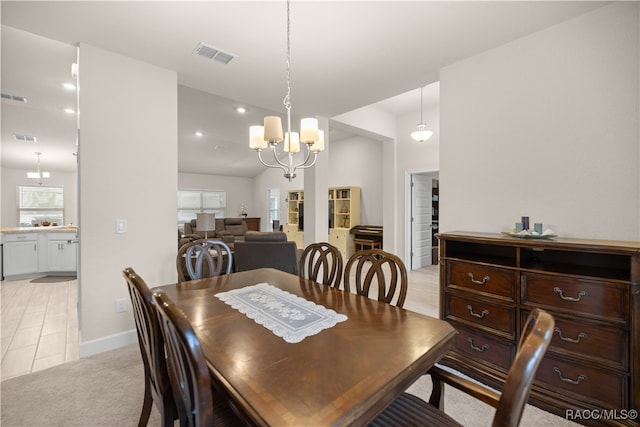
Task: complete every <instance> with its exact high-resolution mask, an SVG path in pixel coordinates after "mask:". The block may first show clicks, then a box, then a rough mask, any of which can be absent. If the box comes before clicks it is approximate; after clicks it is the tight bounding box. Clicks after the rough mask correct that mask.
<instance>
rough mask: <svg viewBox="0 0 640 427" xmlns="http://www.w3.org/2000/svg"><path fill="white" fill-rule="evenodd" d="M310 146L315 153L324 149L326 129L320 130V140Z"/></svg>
mask: <svg viewBox="0 0 640 427" xmlns="http://www.w3.org/2000/svg"><path fill="white" fill-rule="evenodd" d="M309 148H310V149H311V151H313V152H314V153H317V152H319V151H323V150H324V131H322V130H319V131H318V140H317V141H316V142H314V143H313V145H311V146H310V147H309Z"/></svg>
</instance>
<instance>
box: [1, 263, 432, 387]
mask: <svg viewBox="0 0 640 427" xmlns="http://www.w3.org/2000/svg"><path fill="white" fill-rule="evenodd" d="M408 275H409V290H408V291H407V300H406V301H405V304H404V307H405V308H406V309H408V310H413V311H416V312H419V313H423V314H427V315H430V316H434V317H437V316H438V295H439V291H438V266H430V267H426V268H422V269H419V270H414V271H410V272H408ZM65 279H69V278H54V277H51V276H48V277H46V278H36V279H25V280H13V281H3V282H0V290H1V293H0V300H1V305H2V313H1V325H2V337H1V339H0V343H1V346H2V368H1V370H0V379H2V380H5V379H8V378H12V377H16V376H19V375H24V374H28V373H30V372H35V371H39V370H42V369H46V368H49V367H51V366H55V365H59V364H61V363H64V362H68V361H71V360H76V359H78V358H79V333H78V312H77V301H78V292H77V280H65Z"/></svg>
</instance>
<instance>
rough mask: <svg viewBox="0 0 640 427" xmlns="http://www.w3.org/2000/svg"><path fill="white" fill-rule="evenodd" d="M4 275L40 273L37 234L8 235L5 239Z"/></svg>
mask: <svg viewBox="0 0 640 427" xmlns="http://www.w3.org/2000/svg"><path fill="white" fill-rule="evenodd" d="M3 268H4V275H5V276H14V275H21V274H32V273H37V272H38V236H37V235H36V234H35V233H33V234H32V233H21V234H7V235H5V237H4V262H3Z"/></svg>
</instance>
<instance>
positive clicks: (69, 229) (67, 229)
mask: <svg viewBox="0 0 640 427" xmlns="http://www.w3.org/2000/svg"><path fill="white" fill-rule="evenodd" d="M77 231H78V227H76V226H68V225H58V226H55V227H52V226H48V227H13V228H0V233H7V234H8V233H42V232H44V233H75V232H77Z"/></svg>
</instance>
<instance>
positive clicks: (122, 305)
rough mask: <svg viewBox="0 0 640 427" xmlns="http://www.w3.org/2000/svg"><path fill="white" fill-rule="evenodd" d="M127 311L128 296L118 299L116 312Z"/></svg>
mask: <svg viewBox="0 0 640 427" xmlns="http://www.w3.org/2000/svg"><path fill="white" fill-rule="evenodd" d="M125 311H127V299H126V298H118V299H116V313H124V312H125Z"/></svg>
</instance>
